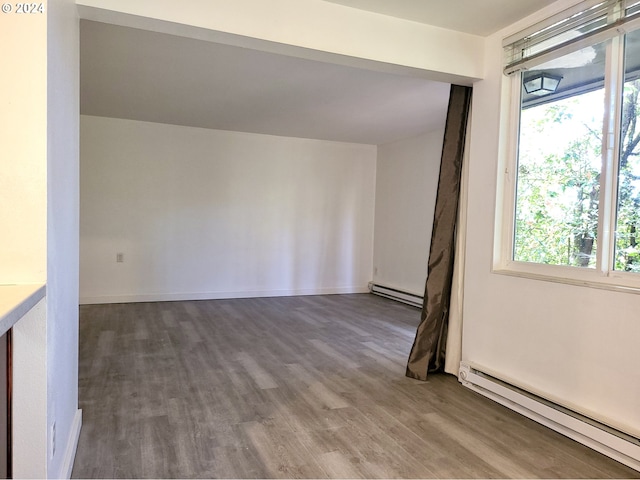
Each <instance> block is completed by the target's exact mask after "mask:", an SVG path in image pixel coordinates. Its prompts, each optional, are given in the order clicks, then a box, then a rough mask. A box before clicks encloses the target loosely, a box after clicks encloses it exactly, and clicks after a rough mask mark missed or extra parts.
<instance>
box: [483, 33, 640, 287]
mask: <svg viewBox="0 0 640 480" xmlns="http://www.w3.org/2000/svg"><path fill="white" fill-rule="evenodd" d="M632 23H633V25H629V26H628V28H625V29H624V30H625V31H621V30H622V29H620V30H619V35H617V36H615V37H613V38H611V39H609V40H607V41H608V44H607V63H606V65H605V70H606V71H605V98H606V99H605V102H606V103H605V115H604V132H603V138H604V139H605V140H604V143H603V148H602V151H603V162H602V163H603V164H602V171H601V180H600V192H601V194H600V204H599V212H598V241H597V245H596V259H597V261H596V267H595V268H586V267H576V266H568V265H549V264H541V263H530V262H521V261H516V260H514V259H513V256H514V236H515V206H516V184H517V171H518V141H519V136H520V131H519V127H520V111H521V90H522V74H521V73H520V72H516V73H514V74H512V75H511V76H509V77H507V76H505V75H502V77H503V83H504V86H505V88H503V90H502V100H503V101H505V102H506V104H507V105H508V116H507V124H506V125H507V127H506V128H505V129H504V130H503V131H506V142H505V143H504V144H503V146H504V147H506V151H505V152H504V154H503V155H500V161H499V162H498V178H497V186H498V191H497V196H496V199H497V203H496V223H495V237H494V239H495V241H494V252H493V268H492V271H493V272H494V273H498V274H505V275H513V276H519V277H526V278H532V279H538V280H543V281H549V282H558V283H564V284H570V285H579V286H586V287H592V288H602V289H607V290H616V291H624V292H630V293H638V294H640V274H639V273H630V272H622V271H618V270H614V269H613V265H614V253H615V252H614V250H615V228H616V224H615V222H616V213H617V212H616V210H617V181H618V154H619V137H620V134H619V132H620V122H621V107H622V95H621V92H620V87H621V86H622V82H623V79H624V73H623V63H624V48H623V45H624V34H625V33H627V32H631V31H635V30H637V29H639V28H640V23H638V22H635V21H634V22H632ZM594 43H596V42H594Z"/></svg>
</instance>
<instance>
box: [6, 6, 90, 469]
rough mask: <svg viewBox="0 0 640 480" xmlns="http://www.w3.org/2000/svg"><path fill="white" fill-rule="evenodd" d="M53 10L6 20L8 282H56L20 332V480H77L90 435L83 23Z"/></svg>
mask: <svg viewBox="0 0 640 480" xmlns="http://www.w3.org/2000/svg"><path fill="white" fill-rule="evenodd" d="M14 8H15V5H14ZM45 10H46V12H45V13H38V14H32V15H19V14H15V13H11V14H2V15H1V16H0V31H1V32H2V42H0V50H1V55H0V56H1V57H2V62H3V72H6V73H7V74H5V75H2V76H0V99H1V106H2V108H0V122H1V123H0V145H2V152H3V155H2V165H1V167H2V168H1V169H0V170H1V172H2V174H1V175H0V191H1V192H2V202H0V224H2V226H3V235H2V236H1V237H0V265H1V266H2V267H1V268H0V283H17V284H21V283H44V282H47V283H48V286H47V289H48V295H47V297H46V302H44V304H43V305H41V306H40V307H39V310H38V315H37V321H33V322H27V321H26V320H25V322H27V323H25V324H21V323H19V324H17V325H16V327H15V329H14V331H15V334H16V349H15V351H14V357H13V359H14V374H15V379H14V382H15V384H16V390H15V391H14V392H13V401H14V404H15V405H17V406H18V405H21V406H23V407H24V406H28V407H29V408H28V409H27V410H28V411H27V410H25V409H24V408H22V409H21V410H20V408H19V407H17V409H18V410H20V412H22V413H23V414H22V416H20V414H19V412H16V415H17V416H16V417H14V426H13V427H14V429H15V431H16V432H17V433H18V434H17V435H16V438H15V442H19V443H20V445H16V450H15V451H14V469H15V472H14V474H15V475H16V476H24V477H28V476H34V477H43V476H49V477H64V476H67V475H69V474H70V473H71V472H70V466H71V462H72V460H73V455H74V452H75V439H76V438H77V434H78V433H79V426H80V424H79V412H78V396H77V385H78V377H77V375H78V365H77V355H78V336H77V331H78V306H77V305H78V282H77V272H78V260H77V259H78V254H77V252H78V240H77V239H78V213H77V212H78V198H77V197H78V123H79V115H78V110H79V105H78V98H79V92H78V78H77V77H78V37H79V34H78V18H77V10H76V6H75V2H74V1H73V0H50V1H49V2H46V4H45ZM32 367H33V368H32ZM34 368H35V369H36V370H34ZM25 376H28V378H24V377H25ZM23 387H24V388H23ZM32 406H33V408H35V410H34V409H33V408H31V407H32ZM54 424H55V426H56V437H55V451H54V448H53V445H54V438H53V435H52V432H53V428H52V427H53V425H54Z"/></svg>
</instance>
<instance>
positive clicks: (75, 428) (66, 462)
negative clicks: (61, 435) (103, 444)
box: [54, 409, 82, 478]
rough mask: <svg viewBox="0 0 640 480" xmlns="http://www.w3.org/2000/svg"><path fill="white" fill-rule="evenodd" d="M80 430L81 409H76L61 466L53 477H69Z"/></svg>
mask: <svg viewBox="0 0 640 480" xmlns="http://www.w3.org/2000/svg"><path fill="white" fill-rule="evenodd" d="M80 430H82V410H81V409H78V410H76V414H75V415H74V417H73V423H72V425H71V432H70V433H69V438H68V439H67V446H66V448H65V451H64V457H63V460H62V466H61V467H60V472H58V473H59V474H58V475H57V476H56V477H54V478H71V473H72V472H73V462H74V461H75V459H76V451H77V450H78V440H79V439H80Z"/></svg>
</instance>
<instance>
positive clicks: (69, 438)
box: [46, 0, 81, 478]
mask: <svg viewBox="0 0 640 480" xmlns="http://www.w3.org/2000/svg"><path fill="white" fill-rule="evenodd" d="M47 11H48V14H47V190H46V191H47V210H46V211H47V297H46V298H47V357H46V358H47V385H48V388H47V392H48V395H47V426H46V428H47V438H48V445H49V451H48V462H49V463H48V475H49V477H54V478H64V477H66V476H69V475H70V474H71V468H72V466H73V458H74V456H75V449H76V445H77V441H78V436H79V434H80V425H81V412H80V410H78V236H79V207H78V197H79V190H80V187H79V124H80V115H79V111H80V105H79V96H80V93H79V20H78V13H77V9H76V5H75V2H74V1H73V0H49V2H48V4H47ZM54 425H55V438H53V431H54ZM54 446H55V448H54Z"/></svg>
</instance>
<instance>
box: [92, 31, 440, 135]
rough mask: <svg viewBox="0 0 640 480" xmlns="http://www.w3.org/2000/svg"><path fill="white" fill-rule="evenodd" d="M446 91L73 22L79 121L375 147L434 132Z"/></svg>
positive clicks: (419, 82)
mask: <svg viewBox="0 0 640 480" xmlns="http://www.w3.org/2000/svg"><path fill="white" fill-rule="evenodd" d="M448 93H449V86H448V85H447V84H444V83H438V82H432V81H428V80H425V79H421V78H416V77H409V76H402V75H395V74H389V73H378V72H372V71H369V70H363V69H358V68H353V67H347V66H341V65H332V64H328V63H323V62H318V61H313V60H305V59H300V58H293V57H288V56H284V55H278V54H274V53H267V52H260V51H257V50H251V49H247V48H240V47H234V46H228V45H222V44H217V43H212V42H206V41H201V40H194V39H191V38H185V37H177V36H173V35H167V34H163V33H156V32H149V31H145V30H137V29H132V28H127V27H120V26H115V25H108V24H104V23H97V22H90V21H86V20H83V21H82V22H81V28H80V105H81V112H82V113H83V114H86V115H96V116H104V117H115V118H127V119H132V120H142V121H149V122H158V123H169V124H174V125H186V126H193V127H203V128H212V129H219V130H234V131H241V132H251V133H265V134H271V135H283V136H290V137H303V138H316V139H321V140H334V141H343V142H353V143H367V144H383V143H388V142H392V141H395V140H397V139H400V138H407V137H411V136H415V135H418V134H420V133H423V132H426V131H430V130H435V129H437V128H440V127H441V126H442V124H443V122H444V118H445V115H446V108H447V102H448Z"/></svg>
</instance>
